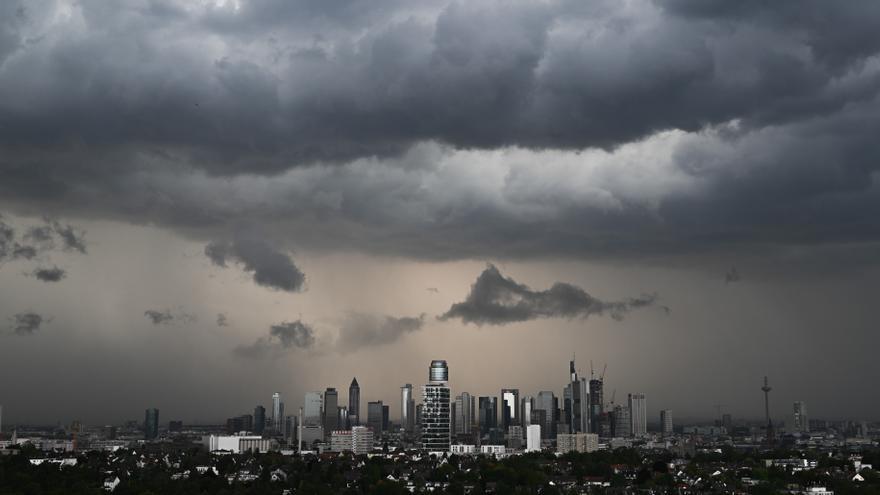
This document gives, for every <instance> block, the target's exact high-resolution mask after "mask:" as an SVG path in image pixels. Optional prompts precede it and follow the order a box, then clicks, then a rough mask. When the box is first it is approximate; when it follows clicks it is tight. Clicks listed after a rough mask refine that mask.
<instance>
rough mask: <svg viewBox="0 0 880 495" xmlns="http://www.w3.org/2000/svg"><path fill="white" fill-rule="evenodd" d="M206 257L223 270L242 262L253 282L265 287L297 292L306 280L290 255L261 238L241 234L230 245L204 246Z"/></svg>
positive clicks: (214, 243) (215, 243)
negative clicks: (229, 262) (231, 264)
mask: <svg viewBox="0 0 880 495" xmlns="http://www.w3.org/2000/svg"><path fill="white" fill-rule="evenodd" d="M205 255H206V256H207V257H208V258H210V260H211V262H212V263H214V264H215V265H217V266H221V267H226V266H227V261H232V262H237V263H241V265H242V267H243V269H244V270H245V271H246V272H251V273H253V274H254V282H256V283H257V284H259V285H262V286H264V287H269V288H272V289H277V290H283V291H287V292H296V291H299V290H301V289H302V288H303V284H305V281H306V277H305V275H304V274H303V272H302V271H300V269H299V268H297V266H296V265H295V264H294V263H293V260H292V259H291V258H290V256H289V255H288V254H286V253H283V252H280V251H278V250H277V249H275V248H274V247H273V246H272V245H271V244H269V243H268V242H267V241H265V240H262V239H254V238H250V237H243V236H240V235H239V236H236V237H235V239H234V240H233V241H231V242H224V241H213V242H211V243H210V244H208V245H207V246H205Z"/></svg>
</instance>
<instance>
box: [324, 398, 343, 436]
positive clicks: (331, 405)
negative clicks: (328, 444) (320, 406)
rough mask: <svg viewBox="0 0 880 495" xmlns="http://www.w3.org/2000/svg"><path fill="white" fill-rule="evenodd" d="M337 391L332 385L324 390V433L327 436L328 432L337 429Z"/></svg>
mask: <svg viewBox="0 0 880 495" xmlns="http://www.w3.org/2000/svg"><path fill="white" fill-rule="evenodd" d="M338 407H339V393H338V392H336V389H335V388H333V387H327V390H325V391H324V422H323V424H324V435H325V436H327V437H329V436H330V432H331V431H333V430H337V429H339V411H338Z"/></svg>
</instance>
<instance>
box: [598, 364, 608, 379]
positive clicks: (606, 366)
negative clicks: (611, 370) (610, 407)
mask: <svg viewBox="0 0 880 495" xmlns="http://www.w3.org/2000/svg"><path fill="white" fill-rule="evenodd" d="M606 371H608V363H605V367H604V368H602V374H601V375H599V380H601V381H603V382H604V381H605V372H606Z"/></svg>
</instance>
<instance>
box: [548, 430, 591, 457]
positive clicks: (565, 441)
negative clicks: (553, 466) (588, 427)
mask: <svg viewBox="0 0 880 495" xmlns="http://www.w3.org/2000/svg"><path fill="white" fill-rule="evenodd" d="M596 450H599V435H598V434H596V433H560V434H558V435H556V451H557V452H559V453H560V454H565V453H567V452H595V451H596Z"/></svg>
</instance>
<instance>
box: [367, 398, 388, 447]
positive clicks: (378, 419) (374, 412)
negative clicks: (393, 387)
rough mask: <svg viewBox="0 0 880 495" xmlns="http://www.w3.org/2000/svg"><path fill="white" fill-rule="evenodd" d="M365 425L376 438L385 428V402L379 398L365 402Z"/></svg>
mask: <svg viewBox="0 0 880 495" xmlns="http://www.w3.org/2000/svg"><path fill="white" fill-rule="evenodd" d="M367 426H368V427H369V428H370V429H371V430H372V431H373V434H374V435H375V436H376V437H377V438H378V437H381V436H382V432H383V431H384V430H385V404H383V403H382V401H381V400H379V401H374V402H368V403H367Z"/></svg>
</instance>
